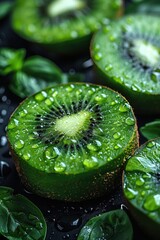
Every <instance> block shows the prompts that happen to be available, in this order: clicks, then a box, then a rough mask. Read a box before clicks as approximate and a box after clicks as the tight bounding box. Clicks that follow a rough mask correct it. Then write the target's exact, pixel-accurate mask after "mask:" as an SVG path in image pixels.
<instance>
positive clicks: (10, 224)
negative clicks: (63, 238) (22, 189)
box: [0, 187, 47, 240]
mask: <svg viewBox="0 0 160 240" xmlns="http://www.w3.org/2000/svg"><path fill="white" fill-rule="evenodd" d="M46 231H47V226H46V222H45V219H44V217H43V215H42V213H41V211H40V210H39V209H38V208H37V207H36V206H35V205H34V204H33V203H32V202H31V201H30V200H28V199H27V198H26V197H24V196H23V195H20V194H17V195H13V189H11V188H8V187H0V234H1V235H3V236H4V237H6V238H7V239H9V240H22V239H23V240H33V239H34V240H44V239H45V237H46Z"/></svg>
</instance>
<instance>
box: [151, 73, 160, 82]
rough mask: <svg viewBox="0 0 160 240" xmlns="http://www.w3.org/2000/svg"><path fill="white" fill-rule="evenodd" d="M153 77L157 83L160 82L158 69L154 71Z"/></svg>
mask: <svg viewBox="0 0 160 240" xmlns="http://www.w3.org/2000/svg"><path fill="white" fill-rule="evenodd" d="M151 79H152V81H153V82H155V83H157V82H159V81H160V72H157V71H154V72H152V74H151Z"/></svg>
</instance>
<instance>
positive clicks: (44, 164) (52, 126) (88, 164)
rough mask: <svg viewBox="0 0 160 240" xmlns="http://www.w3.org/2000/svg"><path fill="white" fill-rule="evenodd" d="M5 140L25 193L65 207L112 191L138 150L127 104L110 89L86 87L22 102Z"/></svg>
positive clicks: (56, 90) (44, 93)
mask: <svg viewBox="0 0 160 240" xmlns="http://www.w3.org/2000/svg"><path fill="white" fill-rule="evenodd" d="M7 135H8V139H9V143H10V149H11V153H12V155H13V158H14V159H15V163H16V168H17V171H18V172H19V174H20V176H21V179H22V181H23V183H24V184H25V185H26V187H27V188H29V189H30V190H32V191H33V192H34V193H36V194H39V195H41V196H44V197H49V198H53V199H59V200H67V201H81V200H86V199H92V198H97V197H99V196H102V195H104V194H106V193H109V192H110V191H112V190H113V189H114V187H116V186H117V183H118V182H120V179H121V173H122V169H123V166H124V163H125V161H126V159H127V158H128V157H129V156H130V155H131V154H133V152H134V150H135V148H136V147H137V146H138V136H137V125H136V120H135V116H134V114H133V111H132V108H131V106H130V105H129V103H128V102H127V100H126V99H125V98H123V97H122V96H121V95H120V94H119V93H117V92H114V91H113V90H111V89H109V88H106V87H102V86H98V85H92V84H83V83H79V84H78V83H77V84H64V85H57V86H55V87H50V88H47V89H45V90H43V91H40V92H38V93H36V94H34V95H33V96H31V97H29V98H28V99H26V100H24V102H23V103H22V104H21V105H20V106H19V107H18V108H17V109H16V110H15V112H14V113H13V115H12V116H11V119H10V121H9V124H8V127H7Z"/></svg>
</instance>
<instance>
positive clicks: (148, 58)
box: [132, 39, 160, 67]
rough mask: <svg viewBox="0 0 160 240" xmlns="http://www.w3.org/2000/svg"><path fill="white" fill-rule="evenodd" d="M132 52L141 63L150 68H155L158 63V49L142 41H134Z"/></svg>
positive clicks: (159, 56)
mask: <svg viewBox="0 0 160 240" xmlns="http://www.w3.org/2000/svg"><path fill="white" fill-rule="evenodd" d="M132 51H133V53H134V54H135V55H136V56H137V57H138V58H139V59H140V61H141V62H142V63H145V64H146V65H149V66H151V67H154V66H157V65H158V64H159V62H160V49H158V47H156V46H154V45H153V44H152V43H149V42H146V41H144V40H142V39H135V40H134V42H133V47H132Z"/></svg>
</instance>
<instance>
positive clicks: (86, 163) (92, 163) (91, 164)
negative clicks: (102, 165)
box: [83, 157, 98, 168]
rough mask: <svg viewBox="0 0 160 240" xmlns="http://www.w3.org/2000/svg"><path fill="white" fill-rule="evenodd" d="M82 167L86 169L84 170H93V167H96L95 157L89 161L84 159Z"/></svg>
mask: <svg viewBox="0 0 160 240" xmlns="http://www.w3.org/2000/svg"><path fill="white" fill-rule="evenodd" d="M83 165H84V166H85V167H86V168H93V167H95V166H97V165H98V160H97V158H95V157H92V158H91V159H85V160H84V161H83Z"/></svg>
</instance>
